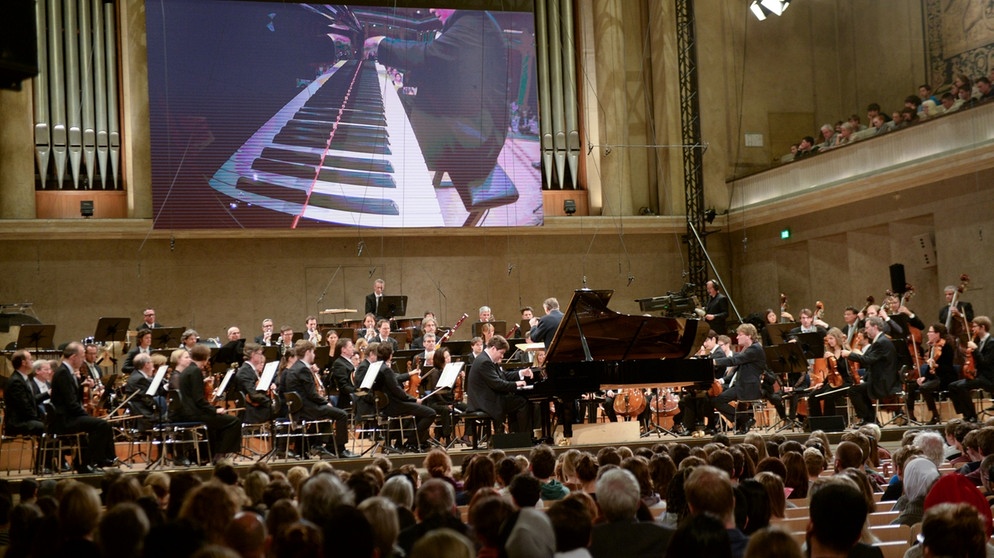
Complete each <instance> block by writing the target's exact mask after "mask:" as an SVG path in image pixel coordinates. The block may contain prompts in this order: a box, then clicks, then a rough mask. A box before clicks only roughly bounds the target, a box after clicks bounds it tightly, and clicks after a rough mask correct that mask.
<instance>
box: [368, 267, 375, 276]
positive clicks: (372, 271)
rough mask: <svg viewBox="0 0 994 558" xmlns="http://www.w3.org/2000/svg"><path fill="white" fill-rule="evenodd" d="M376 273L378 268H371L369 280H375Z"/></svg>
mask: <svg viewBox="0 0 994 558" xmlns="http://www.w3.org/2000/svg"><path fill="white" fill-rule="evenodd" d="M374 273H376V268H375V267H371V268H369V278H370V279H372V278H373V274H374Z"/></svg>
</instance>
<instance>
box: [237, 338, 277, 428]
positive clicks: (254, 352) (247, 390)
mask: <svg viewBox="0 0 994 558" xmlns="http://www.w3.org/2000/svg"><path fill="white" fill-rule="evenodd" d="M242 354H243V356H244V357H245V360H244V361H243V362H242V365H241V366H239V367H238V371H237V372H235V377H234V380H235V386H236V389H238V391H239V392H241V394H242V396H243V397H244V398H245V414H244V415H243V416H242V422H243V423H244V424H260V423H264V422H269V421H270V420H272V418H273V416H272V409H273V400H272V397H270V392H271V391H272V389H273V388H274V387H275V378H273V380H274V384H272V385H270V388H271V389H270V390H266V391H259V390H258V389H256V386H258V385H259V379H260V378H262V370H263V368H265V366H266V355H265V352H264V351H263V348H262V345H259V344H258V343H245V347H244V349H242Z"/></svg>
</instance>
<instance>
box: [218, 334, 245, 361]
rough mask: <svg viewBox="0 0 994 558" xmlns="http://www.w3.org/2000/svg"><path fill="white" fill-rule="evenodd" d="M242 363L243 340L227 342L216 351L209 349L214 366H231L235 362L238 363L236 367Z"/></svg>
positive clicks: (243, 359)
mask: <svg viewBox="0 0 994 558" xmlns="http://www.w3.org/2000/svg"><path fill="white" fill-rule="evenodd" d="M244 361H245V339H235V340H234V341H228V342H227V343H225V344H224V345H223V346H221V347H220V348H218V349H211V362H212V363H214V364H217V363H224V364H231V363H233V362H235V363H238V366H241V365H242V362H244Z"/></svg>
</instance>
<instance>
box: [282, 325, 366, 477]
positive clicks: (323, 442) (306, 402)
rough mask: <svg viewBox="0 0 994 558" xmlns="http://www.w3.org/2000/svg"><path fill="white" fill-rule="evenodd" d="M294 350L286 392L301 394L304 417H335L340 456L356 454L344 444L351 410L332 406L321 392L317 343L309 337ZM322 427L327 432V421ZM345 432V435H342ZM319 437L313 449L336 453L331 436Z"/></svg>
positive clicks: (310, 418)
mask: <svg viewBox="0 0 994 558" xmlns="http://www.w3.org/2000/svg"><path fill="white" fill-rule="evenodd" d="M293 353H294V355H295V356H296V357H297V360H296V362H294V363H293V365H292V366H290V368H288V369H287V370H286V371H285V372H284V374H285V375H286V390H287V391H286V392H284V393H289V392H296V393H297V394H298V395H300V399H301V401H302V402H303V409H301V411H300V416H301V417H302V418H304V419H306V420H329V419H330V420H334V421H335V424H336V426H337V431H338V435H337V439H336V440H334V443H335V444H336V446H337V447H338V455H339V456H340V457H355V455H354V454H353V453H352V452H350V451H348V450H347V449H345V443H346V442H347V441H348V436H347V431H348V428H347V423H348V417H349V415H348V413H346V412H345V411H343V410H341V409H338V408H335V407H333V406H332V405H331V403H329V402H328V398H327V396H325V395H324V393H322V392H323V391H324V386H323V385H322V384H321V379H320V378H319V377H318V370H317V366H315V365H314V344H313V343H311V342H310V341H307V340H300V341H298V342H297V344H296V345H294V347H293ZM339 424H343V425H345V426H346V428H342V427H341V426H338V425H339ZM320 427H321V428H322V429H323V430H322V431H323V432H326V431H327V430H326V428H327V425H326V424H321V426H320ZM343 434H346V435H344V436H343ZM319 440H320V443H319V445H318V446H317V447H314V448H312V451H313V452H314V453H315V454H317V455H318V456H320V457H331V456H333V451H332V447H331V446H329V445H328V444H329V442H331V440H330V439H329V438H328V436H323V437H321V438H319Z"/></svg>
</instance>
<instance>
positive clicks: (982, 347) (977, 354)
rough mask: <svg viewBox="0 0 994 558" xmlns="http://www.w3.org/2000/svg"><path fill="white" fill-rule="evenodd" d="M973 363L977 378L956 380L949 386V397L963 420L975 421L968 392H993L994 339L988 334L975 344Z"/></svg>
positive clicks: (975, 413) (974, 411) (975, 415)
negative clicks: (983, 390) (973, 390)
mask: <svg viewBox="0 0 994 558" xmlns="http://www.w3.org/2000/svg"><path fill="white" fill-rule="evenodd" d="M973 362H974V363H975V364H976V365H977V377H976V378H975V379H973V380H957V381H955V382H953V383H951V384H949V397H950V399H952V400H953V406H954V407H955V408H956V412H957V413H960V414H962V415H963V418H964V419H976V418H977V411H976V409H975V408H974V406H973V401H972V400H971V399H970V390H972V389H986V390H988V391H992V390H994V337H991V336H990V335H989V334H988V336H987V337H986V338H985V339H982V340H980V341H978V342H977V348H976V350H974V351H973Z"/></svg>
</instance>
